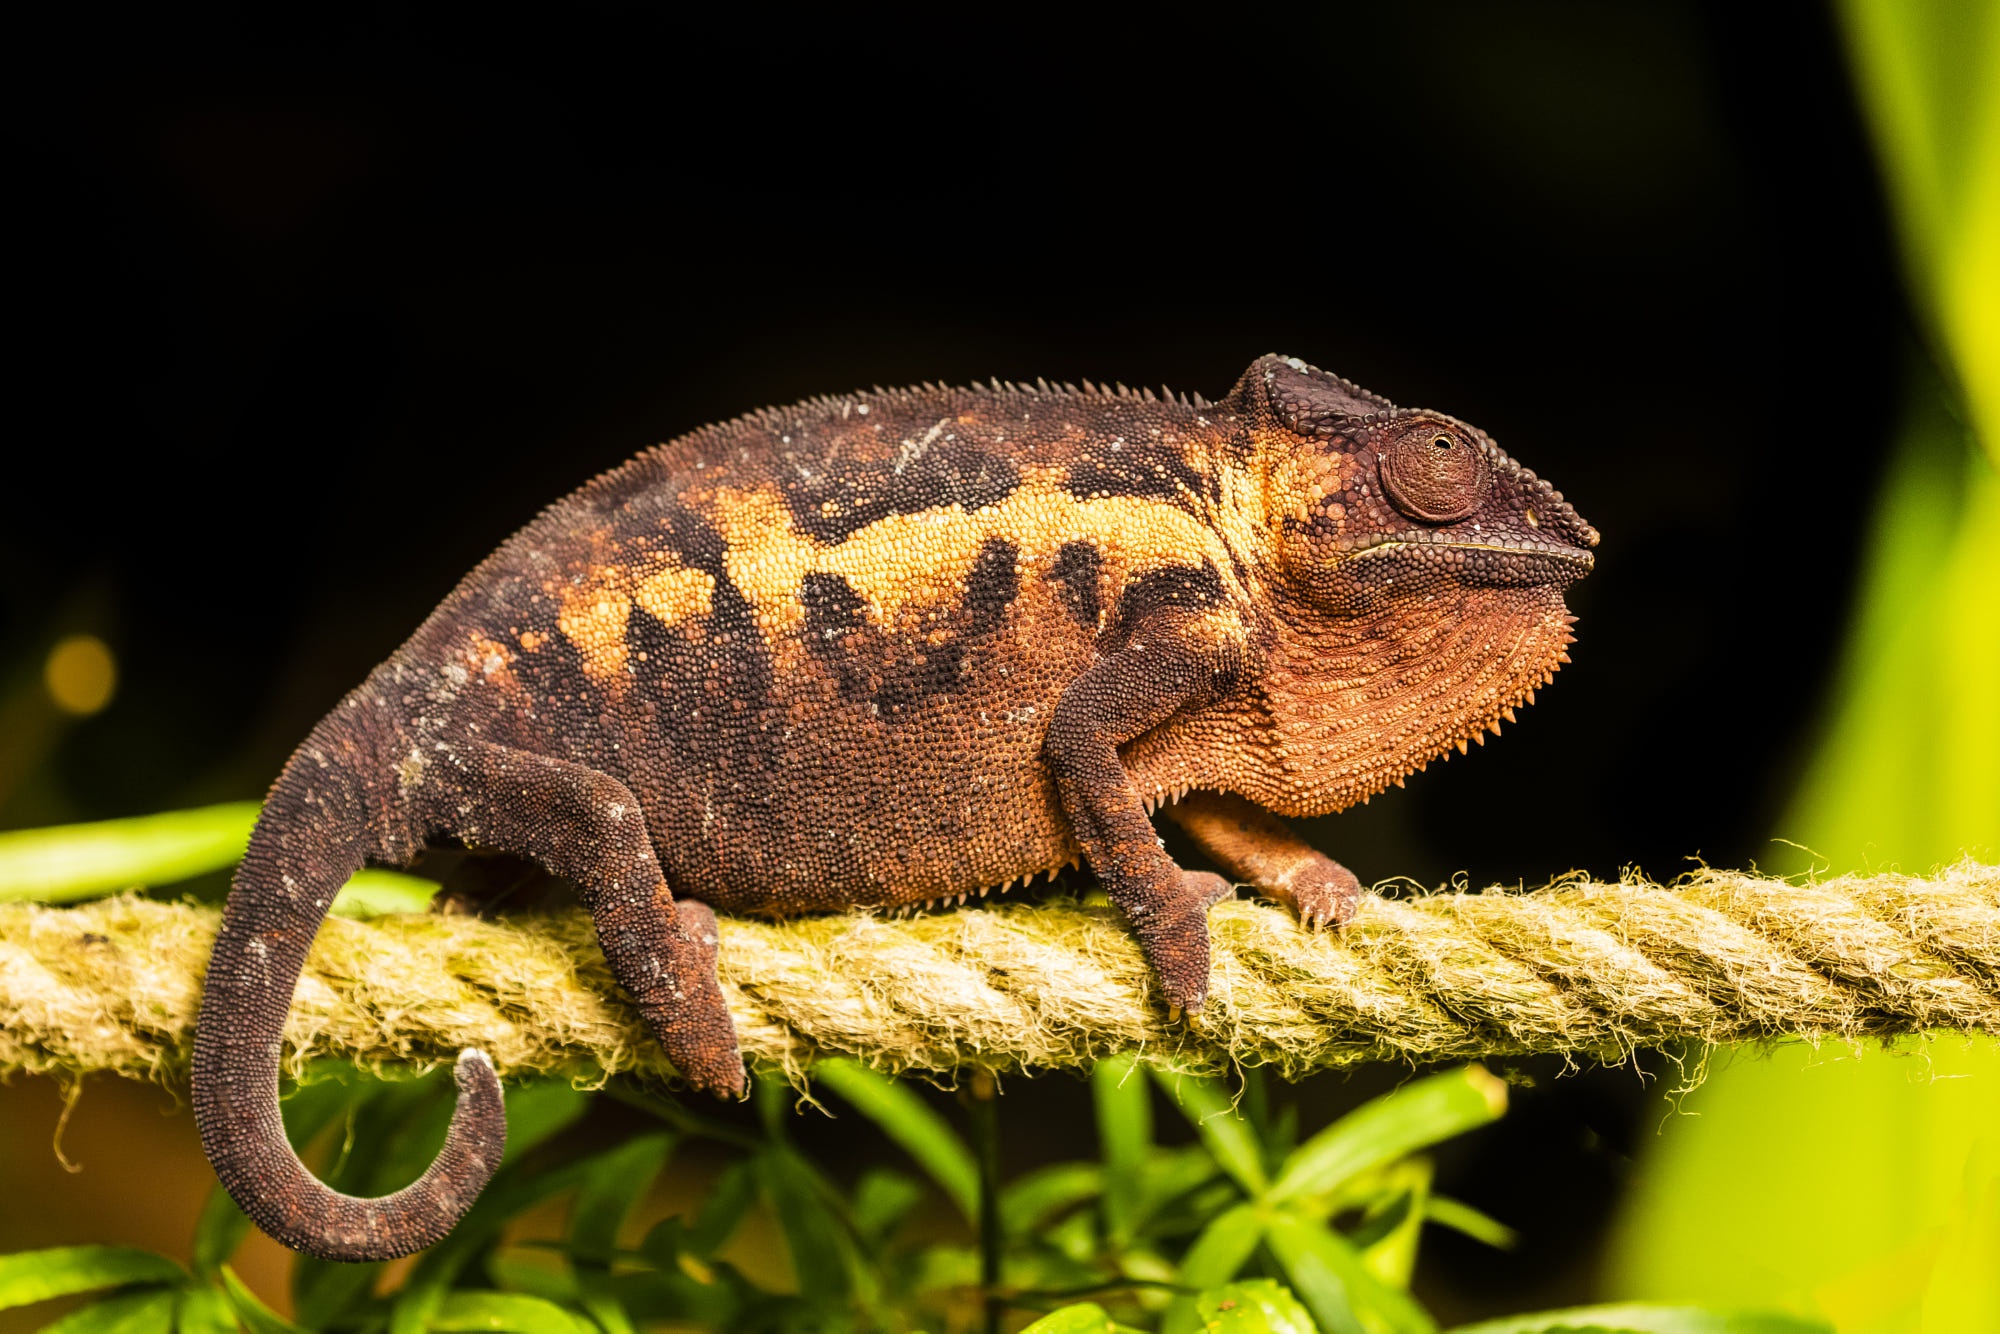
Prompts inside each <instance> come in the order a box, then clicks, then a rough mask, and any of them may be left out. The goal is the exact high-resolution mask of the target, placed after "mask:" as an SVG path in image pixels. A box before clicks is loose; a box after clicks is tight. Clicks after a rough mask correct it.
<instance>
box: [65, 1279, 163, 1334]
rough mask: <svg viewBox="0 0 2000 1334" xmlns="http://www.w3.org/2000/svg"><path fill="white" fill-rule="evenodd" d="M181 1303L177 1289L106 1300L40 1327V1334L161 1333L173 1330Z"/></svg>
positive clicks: (152, 1290)
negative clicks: (177, 1309) (175, 1310)
mask: <svg viewBox="0 0 2000 1334" xmlns="http://www.w3.org/2000/svg"><path fill="white" fill-rule="evenodd" d="M180 1300H181V1294H180V1289H178V1288H149V1289H147V1290H146V1291H144V1292H128V1293H125V1294H123V1295H121V1296H117V1297H107V1298H105V1299H104V1300H103V1301H101V1302H96V1303H93V1304H92V1305H90V1306H84V1307H79V1308H78V1309H76V1310H74V1311H71V1312H70V1313H69V1314H68V1315H66V1316H63V1317H62V1318H61V1319H60V1320H55V1321H52V1322H50V1323H49V1324H46V1325H43V1326H42V1334H160V1331H161V1330H165V1329H172V1328H173V1325H174V1308H175V1307H177V1306H179V1305H180Z"/></svg>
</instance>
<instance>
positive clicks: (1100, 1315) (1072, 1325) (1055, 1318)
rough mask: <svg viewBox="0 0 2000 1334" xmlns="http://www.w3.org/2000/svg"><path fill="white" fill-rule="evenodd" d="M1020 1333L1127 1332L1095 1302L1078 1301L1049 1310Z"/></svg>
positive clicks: (1109, 1333) (1115, 1333)
mask: <svg viewBox="0 0 2000 1334" xmlns="http://www.w3.org/2000/svg"><path fill="white" fill-rule="evenodd" d="M1021 1334H1129V1331H1128V1328H1127V1326H1124V1325H1121V1324H1119V1323H1118V1322H1117V1321H1115V1320H1113V1319H1112V1318H1111V1313H1110V1312H1108V1311H1106V1310H1105V1309H1104V1308H1103V1307H1101V1306H1099V1305H1098V1304H1097V1303H1096V1302H1078V1303H1077V1304H1076V1305H1074V1306H1064V1307H1061V1308H1059V1309H1057V1310H1054V1311H1051V1312H1049V1313H1048V1314H1047V1315H1045V1316H1043V1317H1042V1318H1041V1319H1040V1320H1037V1321H1036V1322H1035V1323H1034V1324H1032V1325H1029V1326H1028V1327H1027V1328H1026V1329H1024V1330H1022V1331H1021Z"/></svg>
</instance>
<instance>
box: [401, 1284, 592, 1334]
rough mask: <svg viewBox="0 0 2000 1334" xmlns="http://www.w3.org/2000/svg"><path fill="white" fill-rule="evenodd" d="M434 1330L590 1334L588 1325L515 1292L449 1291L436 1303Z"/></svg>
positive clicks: (583, 1321)
mask: <svg viewBox="0 0 2000 1334" xmlns="http://www.w3.org/2000/svg"><path fill="white" fill-rule="evenodd" d="M429 1327H430V1328H431V1329H436V1330H480V1329H487V1330H510V1331H512V1332H513V1334H594V1331H592V1330H591V1326H590V1322H589V1321H587V1320H584V1319H582V1318H580V1317H578V1316H575V1315H572V1314H571V1313H570V1312H568V1311H566V1310H564V1309H563V1308H562V1307H560V1306H557V1305H556V1304H555V1303H554V1302H548V1301H543V1300H542V1299H541V1298H540V1297H525V1296H523V1295H521V1294H520V1293H518V1292H453V1293H449V1294H447V1295H446V1296H445V1298H444V1300H443V1301H441V1302H439V1303H438V1308H437V1311H436V1313H435V1314H433V1315H432V1316H431V1319H430V1323H429Z"/></svg>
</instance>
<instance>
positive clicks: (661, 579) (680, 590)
mask: <svg viewBox="0 0 2000 1334" xmlns="http://www.w3.org/2000/svg"><path fill="white" fill-rule="evenodd" d="M714 594H715V579H714V577H713V576H711V575H710V574H709V573H708V572H707V571H705V570H690V569H687V568H685V567H683V566H679V565H674V566H669V567H668V568H666V569H664V570H660V571H657V572H656V573H653V574H650V575H647V576H646V577H645V578H644V579H641V580H640V581H639V586H638V587H637V588H634V589H633V590H632V600H633V601H634V602H636V603H638V604H639V605H640V606H641V607H644V608H645V609H646V610H647V611H648V612H649V613H651V614H652V615H654V616H656V617H658V618H659V619H660V620H662V621H665V622H666V623H668V624H669V625H671V624H673V623H674V622H675V621H684V620H687V619H689V618H690V617H694V616H706V615H708V612H709V607H710V605H711V599H712V598H713V597H714Z"/></svg>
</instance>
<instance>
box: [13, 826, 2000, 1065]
mask: <svg viewBox="0 0 2000 1334" xmlns="http://www.w3.org/2000/svg"><path fill="white" fill-rule="evenodd" d="M216 918H217V912H216V910H215V909H213V908H208V907H202V906H199V905H194V904H186V903H164V902H158V901H154V900H149V899H144V898H138V897H133V896H126V897H121V898H114V899H106V900H101V901H98V902H94V903H87V904H83V905H79V906H76V907H51V906H46V905H37V904H20V903H15V904H0V1076H4V1075H6V1074H9V1073H13V1072H16V1071H25V1072H50V1073H61V1074H65V1075H77V1074H85V1073H90V1072H93V1071H111V1072H115V1073H118V1074H123V1075H128V1076H138V1077H148V1078H155V1079H162V1080H169V1081H174V1080H178V1079H180V1078H181V1077H183V1076H184V1074H185V1070H186V1062H187V1053H188V1044H189V1042H190V1039H191V1034H192V1032H193V1025H194V1016H195V1011H196V1009H197V1006H198V1003H199V1000H200V978H201V971H202V968H203V966H204V965H205V963H206V960H207V958H208V950H209V945H210V942H211V941H212V939H213V937H214V933H215V926H216ZM1210 926H1211V934H1212V936H1213V938H1214V944H1215V954H1214V957H1215V963H1214V980H1213V985H1212V987H1211V990H1210V993H1209V996H1210V999H1209V1003H1208V1005H1207V1007H1206V1008H1205V1009H1204V1010H1203V1011H1202V1012H1201V1013H1200V1014H1199V1015H1196V1016H1193V1017H1190V1018H1183V1019H1181V1020H1177V1021H1172V1022H1170V1021H1169V1020H1168V1017H1167V1010H1166V1007H1165V1005H1164V1003H1163V1002H1162V1000H1161V999H1160V997H1159V996H1158V994H1157V990H1156V987H1155V984H1154V982H1153V979H1152V976H1151V974H1150V972H1149V970H1148V969H1147V968H1146V965H1145V962H1144V960H1143V959H1142V958H1141V957H1140V955H1139V951H1138V948H1137V946H1136V945H1135V944H1134V943H1133V941H1132V938H1131V936H1130V935H1129V933H1128V932H1127V931H1126V930H1125V928H1124V926H1123V923H1122V922H1121V920H1120V919H1119V917H1118V915H1117V913H1116V912H1115V911H1114V910H1112V909H1110V908H1108V907H1096V906H1090V905H1088V904H1084V903H1079V902H1076V901H1073V900H1055V901H1050V902H1044V903H1040V904H1003V905H999V906H994V907H980V908H966V909H960V910H957V911H947V912H935V913H925V914H918V915H916V916H912V917H907V918H892V917H883V916H877V915H870V914H846V915H830V916H818V917H799V918H794V919H791V920H788V921H783V922H765V921H750V920H743V919H729V918H724V919H723V920H722V959H721V968H722V980H723V988H724V992H725V995H726V996H727V999H728V1002H729V1006H730V1009H731V1012H732V1013H733V1015H734V1017H735V1020H736V1026H737V1031H738V1032H739V1034H740V1035H741V1037H742V1042H743V1049H744V1052H745V1053H746V1054H747V1055H748V1056H749V1057H750V1058H751V1059H752V1060H753V1061H755V1062H757V1063H759V1064H761V1065H765V1066H768V1067H777V1068H781V1069H783V1070H785V1071H787V1072H790V1073H794V1074H796V1073H798V1072H799V1071H800V1070H802V1069H803V1068H804V1067H806V1066H808V1065H810V1064H811V1063H812V1061H813V1060H814V1059H816V1058H818V1057H820V1056H823V1055H843V1056H853V1057H856V1058H859V1059H860V1060H862V1061H864V1062H867V1063H868V1064H870V1065H873V1066H876V1067H878V1068H881V1069H884V1070H889V1071H904V1070H909V1071H915V1072H920V1073H925V1074H932V1075H946V1074H948V1073H949V1072H952V1071H957V1070H968V1069H979V1070H992V1071H1003V1072H1005V1071H1019V1070H1035V1069H1050V1068H1060V1067H1080V1066H1084V1065H1087V1064H1089V1063H1091V1062H1093V1061H1095V1060H1097V1059H1100V1058H1102V1057H1105V1056H1108V1055H1112V1054H1114V1053H1118V1052H1127V1051H1133V1052H1138V1053H1140V1054H1141V1055H1142V1056H1143V1057H1144V1058H1145V1059H1148V1060H1152V1061H1155V1062H1159V1063H1161V1064H1164V1065H1169V1066H1172V1067H1174V1068H1176V1069H1182V1070H1188V1071H1214V1070H1216V1069H1219V1068H1221V1067H1223V1066H1225V1065H1228V1064H1230V1063H1233V1062H1242V1063H1248V1064H1266V1065H1270V1066H1273V1067H1274V1068H1275V1069H1277V1070H1278V1071H1279V1072H1281V1073H1283V1074H1285V1075H1287V1076H1290V1077H1297V1076H1300V1075H1303V1074H1306V1073H1309V1072H1310V1071H1313V1070H1317V1069H1326V1068H1331V1067H1339V1066H1351V1065H1356V1064H1359V1063H1362V1062H1368V1061H1398V1062H1404V1063H1418V1062H1428V1061H1439V1060H1463V1059H1468V1058H1478V1057H1488V1058H1491V1057H1504V1056H1510V1055H1516V1056H1517V1055H1529V1054H1535V1053H1560V1054H1566V1055H1572V1056H1575V1057H1578V1058H1580V1059H1598V1060H1618V1059H1621V1058H1622V1057H1624V1056H1626V1055H1628V1054H1629V1053H1631V1052H1632V1051H1633V1050H1635V1049H1637V1048H1640V1047H1646V1046H1653V1045H1658V1044H1662V1043H1668V1042H1675V1041H1680V1040H1685V1039H1694V1040H1698V1041H1704V1042H1723V1041H1743V1040H1755V1039H1764V1038H1775V1037H1781V1036H1786V1035H1790V1034H1800V1035H1804V1036H1808V1037H1812V1038H1826V1037H1835V1038H1857V1037H1864V1036H1891V1035H1895V1034H1900V1033H1911V1032H1919V1031H1925V1030H1930V1029H1940V1028H1942V1029H1957V1030H1963V1031H1969V1032H1988V1033H2000V868H1995V867H1987V866H1981V865H1977V864H1975V863H1972V862H1969V861H1967V862H1961V863H1959V864H1958V865H1956V866H1953V867H1949V868H1947V869H1945V870H1943V871H1941V872H1939V873H1938V874H1937V875H1935V876H1932V877H1928V878H1923V877H1912V876H1902V875H1875V876H1849V877H1842V878H1839V879H1833V880H1825V881H1818V882H1807V883H1799V882H1794V881H1785V880H1775V879H1768V878H1763V877H1758V876H1753V875H1744V874H1737V873H1732V872H1725V871H1712V870H1704V871H1701V872H1699V873H1696V874H1694V875H1691V876H1688V877H1686V878H1684V879H1682V880H1681V881H1679V882H1676V883H1675V884H1673V885H1671V886H1663V885H1658V884H1653V883H1651V882H1648V881H1644V880H1639V879H1631V880H1627V881H1623V882H1620V883H1615V884H1611V883H1603V882H1596V881H1590V880H1587V879H1582V878H1573V879H1566V880H1561V881H1558V882H1556V883H1554V884H1551V885H1548V886H1545V887H1542V888H1539V889H1535V890H1532V891H1528V892H1509V891H1500V890H1495V891H1490V892H1488V893H1485V894H1455V893H1443V894H1428V895H1419V896H1416V897H1412V898H1403V899H1384V898H1368V899H1364V901H1363V904H1362V907H1361V911H1360V912H1359V914H1358V915H1357V916H1356V918H1355V920H1354V922H1353V923H1352V924H1350V925H1349V926H1348V927H1347V928H1346V929H1345V930H1344V931H1343V932H1341V933H1338V934H1336V933H1333V932H1331V931H1329V932H1324V933H1313V932H1308V931H1305V930H1302V929H1300V927H1299V926H1298V925H1297V923H1296V922H1295V921H1294V920H1293V919H1292V918H1291V917H1290V915H1289V914H1287V913H1285V912H1284V911H1282V910H1280V909H1276V908H1272V907H1269V906H1266V905H1263V904H1258V903H1250V902H1228V903H1223V904H1221V905H1219V906H1218V907H1217V908H1216V909H1215V910H1214V912H1213V913H1212V914H1211V917H1210ZM286 1042H287V1052H286V1061H287V1065H288V1068H290V1069H291V1070H293V1071H297V1070H300V1069H302V1068H303V1067H304V1065H305V1063H306V1062H307V1061H311V1060H320V1059H327V1058H332V1059H338V1060H342V1061H349V1062H353V1063H356V1064H360V1065H363V1066H368V1067H374V1068H384V1067H406V1068H424V1067H429V1066H433V1065H441V1064H448V1063H449V1062H450V1061H451V1060H452V1059H453V1058H454V1057H455V1056H456V1055H457V1053H458V1052H459V1051H460V1050H461V1049H462V1048H464V1047H468V1046H476V1047H480V1048H483V1049H484V1050H485V1051H487V1052H488V1053H490V1054H491V1056H492V1057H493V1059H494V1062H495V1064H496V1065H497V1066H498V1067H499V1069H500V1071H501V1072H502V1073H503V1074H515V1075H521V1074H527V1073H539V1074H561V1075H567V1076H570V1077H573V1078H581V1079H595V1078H601V1077H603V1076H605V1075H608V1074H615V1073H619V1072H622V1071H638V1072H641V1073H649V1074H654V1075H666V1074H668V1073H669V1069H668V1067H667V1066H666V1065H665V1063H664V1059H663V1058H662V1057H661V1055H660V1053H659V1050H658V1048H657V1047H656V1046H655V1045H654V1044H653V1042H652V1040H651V1039H650V1038H649V1037H648V1036H647V1035H646V1033H645V1030H644V1028H643V1027H642V1025H641V1024H640V1023H639V1021H638V1018H637V1016H636V1015H635V1014H634V1013H633V1012H632V1011H631V1009H630V1007H629V1006H627V1005H626V1003H625V1002H624V1000H623V998H622V996H621V995H620V993H619V992H618V990H617V988H616V986H615V985H614V984H613V982H612V980H611V977H610V973H609V971H608V970H607V968H606V967H605V964H604V959H603V956H602V955H601V954H600V953H599V951H598V948H597V945H596V942H595V940H594V938H593V936H592V932H591V927H590V923H589V920H588V918H587V917H586V916H584V914H582V913H581V912H563V913H554V914H546V915H536V916H526V917H517V918H512V919H503V920H499V921H488V920H482V919H479V918H475V917H464V916H450V915H443V914H425V915H409V916H393V917H383V918H376V919H374V920H372V921H352V920H343V919H338V918H335V919H329V920H328V921H327V922H326V924H325V925H324V926H323V927H322V928H321V930H320V933H319V937H318V940H317V942H316V944H315V946H314V948H313V952H312V957H311V959H310V960H309V962H308V963H307V966H306V971H305V974H304V976H303V977H302V978H301V979H300V982H299V987H298V994H297V996H296V997H295V999H294V1001H293V1004H292V1009H291V1018H290V1021H289V1023H288V1025H287V1027H286Z"/></svg>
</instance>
